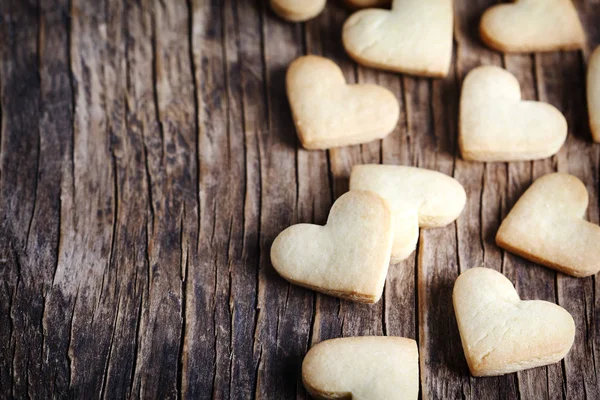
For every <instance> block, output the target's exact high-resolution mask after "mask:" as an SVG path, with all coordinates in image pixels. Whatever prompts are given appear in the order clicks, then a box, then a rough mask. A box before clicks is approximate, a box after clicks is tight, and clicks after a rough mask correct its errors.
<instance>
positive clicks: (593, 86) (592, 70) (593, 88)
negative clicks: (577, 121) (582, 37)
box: [587, 46, 600, 142]
mask: <svg viewBox="0 0 600 400" xmlns="http://www.w3.org/2000/svg"><path fill="white" fill-rule="evenodd" d="M587 77H588V81H587V98H588V111H589V114H590V127H591V129H592V137H593V138H594V141H596V142H600V46H598V47H597V48H596V51H594V53H592V56H591V57H590V62H589V64H588V74H587Z"/></svg>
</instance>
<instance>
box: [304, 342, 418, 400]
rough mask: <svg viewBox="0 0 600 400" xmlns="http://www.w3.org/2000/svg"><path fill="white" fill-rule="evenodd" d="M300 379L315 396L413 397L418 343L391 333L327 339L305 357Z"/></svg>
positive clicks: (389, 399)
mask: <svg viewBox="0 0 600 400" xmlns="http://www.w3.org/2000/svg"><path fill="white" fill-rule="evenodd" d="M302 381H303V383H304V387H305V388H306V390H307V391H308V393H309V394H310V395H311V396H313V397H314V398H317V399H342V398H348V399H350V398H352V399H356V400H367V399H382V400H383V399H386V400H394V399H397V400H411V399H414V400H416V399H417V398H418V396H419V353H418V349H417V343H416V342H415V341H414V340H412V339H406V338H402V337H393V336H392V337H387V336H365V337H349V338H341V339H331V340H326V341H324V342H321V343H319V344H317V345H316V346H314V347H313V348H312V349H310V351H309V352H308V353H307V354H306V357H304V361H303V362H302Z"/></svg>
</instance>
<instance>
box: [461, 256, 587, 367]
mask: <svg viewBox="0 0 600 400" xmlns="http://www.w3.org/2000/svg"><path fill="white" fill-rule="evenodd" d="M452 297H453V300H454V312H455V314H456V320H457V322H458V330H459V331H460V337H461V341H462V346H463V350H464V352H465V357H466V359H467V363H468V364H469V369H470V370H471V374H472V375H473V376H495V375H503V374H508V373H511V372H516V371H521V370H524V369H529V368H534V367H539V366H542V365H548V364H553V363H556V362H558V361H560V360H561V359H562V358H563V357H564V356H565V355H566V354H567V353H568V352H569V350H570V348H571V346H572V345H573V340H574V339H575V322H574V321H573V317H571V314H569V313H568V312H567V311H566V310H565V309H563V308H562V307H559V306H557V305H556V304H553V303H549V302H547V301H540V300H531V301H522V300H521V299H520V298H519V295H518V294H517V292H516V290H515V288H514V286H513V285H512V283H511V282H510V281H509V280H508V279H507V278H506V277H504V275H502V274H501V273H499V272H497V271H494V270H492V269H488V268H473V269H470V270H468V271H466V272H464V273H462V274H461V275H460V276H459V277H458V279H457V280H456V283H455V284H454V291H453V295H452Z"/></svg>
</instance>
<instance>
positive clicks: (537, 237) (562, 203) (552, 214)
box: [496, 173, 600, 277]
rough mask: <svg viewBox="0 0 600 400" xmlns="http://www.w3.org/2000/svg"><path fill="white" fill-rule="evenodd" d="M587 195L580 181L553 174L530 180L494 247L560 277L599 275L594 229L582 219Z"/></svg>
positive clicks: (599, 240)
mask: <svg viewBox="0 0 600 400" xmlns="http://www.w3.org/2000/svg"><path fill="white" fill-rule="evenodd" d="M587 206H588V193H587V190H586V188H585V186H584V185H583V183H581V181H580V180H579V179H577V178H576V177H574V176H572V175H568V174H562V173H554V174H549V175H545V176H543V177H541V178H539V179H538V180H536V181H535V182H534V183H533V185H531V187H530V188H529V189H527V191H526V192H525V194H523V196H522V197H521V198H520V199H519V201H518V202H517V204H515V206H514V207H513V209H512V210H511V211H510V213H509V214H508V216H507V217H506V219H505V220H504V221H502V225H500V229H499V230H498V234H497V235H496V243H498V246H500V247H502V248H503V249H506V250H508V251H510V252H511V253H515V254H518V255H520V256H521V257H524V258H527V259H528V260H531V261H534V262H537V263H539V264H542V265H545V266H547V267H550V268H553V269H556V270H558V271H561V272H564V273H565V274H569V275H573V276H578V277H583V276H589V275H594V274H596V273H598V271H600V226H598V225H596V224H592V223H591V222H587V221H585V220H583V216H584V215H585V210H586V209H587Z"/></svg>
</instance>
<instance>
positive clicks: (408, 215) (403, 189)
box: [350, 164, 467, 261]
mask: <svg viewBox="0 0 600 400" xmlns="http://www.w3.org/2000/svg"><path fill="white" fill-rule="evenodd" d="M350 190H370V191H372V192H375V193H377V194H378V195H379V196H381V197H383V198H384V199H385V200H386V201H387V202H388V204H389V205H390V209H391V211H392V218H393V221H394V222H393V225H394V245H393V246H392V259H393V260H394V261H400V260H404V259H405V258H407V257H408V256H409V255H410V254H411V253H412V252H413V251H414V250H415V247H416V245H417V241H418V239H419V227H422V228H438V227H442V226H446V225H448V224H449V223H451V222H453V221H454V220H456V218H458V216H459V215H460V213H461V212H462V210H463V208H464V206H465V202H466V200H467V195H466V193H465V190H464V188H463V187H462V185H461V184H460V183H459V182H458V181H457V180H456V179H454V178H452V177H449V176H448V175H444V174H442V173H440V172H437V171H431V170H428V169H424V168H414V167H405V166H398V165H374V164H371V165H356V166H354V168H352V174H351V175H350Z"/></svg>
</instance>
